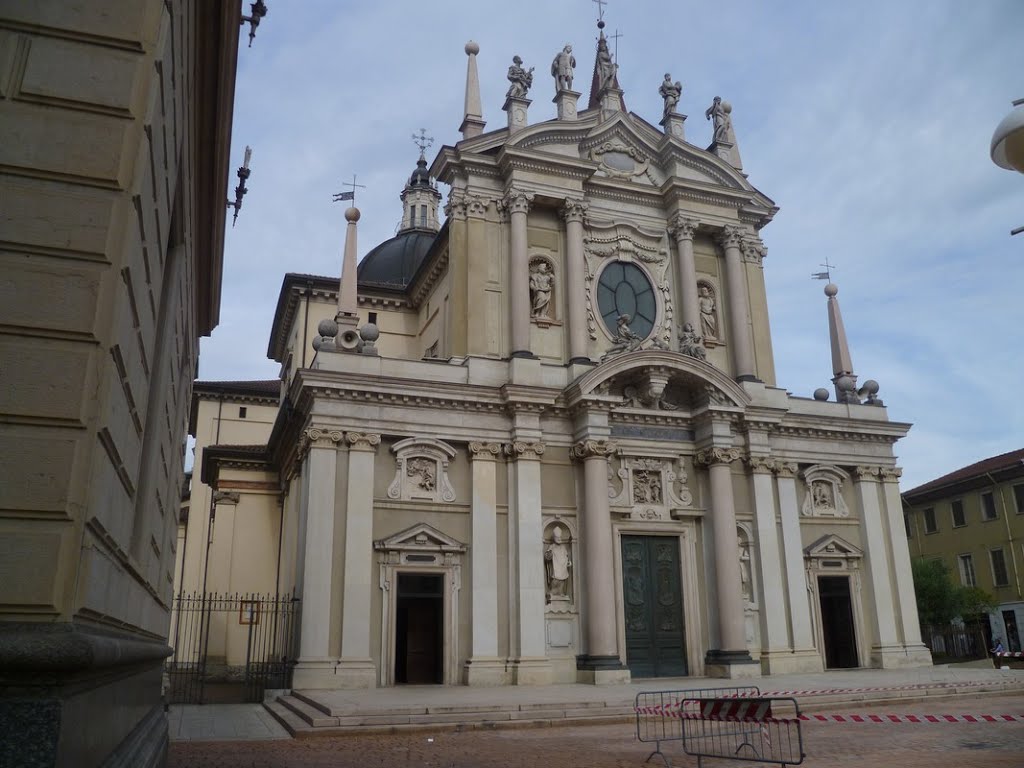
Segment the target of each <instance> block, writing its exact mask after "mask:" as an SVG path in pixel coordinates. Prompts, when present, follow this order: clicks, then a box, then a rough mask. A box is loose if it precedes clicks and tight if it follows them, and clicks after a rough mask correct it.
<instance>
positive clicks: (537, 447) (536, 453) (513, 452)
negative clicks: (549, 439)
mask: <svg viewBox="0 0 1024 768" xmlns="http://www.w3.org/2000/svg"><path fill="white" fill-rule="evenodd" d="M545 449H546V446H545V445H544V443H542V442H541V441H540V440H513V441H512V442H511V443H505V447H504V450H505V455H506V456H511V457H512V458H513V459H515V460H518V459H532V460H534V461H537V460H539V459H540V457H541V456H542V455H543V454H544V451H545Z"/></svg>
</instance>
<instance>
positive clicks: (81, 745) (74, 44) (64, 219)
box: [0, 0, 240, 768]
mask: <svg viewBox="0 0 1024 768" xmlns="http://www.w3.org/2000/svg"><path fill="white" fill-rule="evenodd" d="M239 19H240V9H239V3H236V2H225V3H220V2H216V3H210V2H200V1H199V0H174V1H173V2H165V0H93V1H91V2H78V3H68V2H60V1H59V0H32V2H17V1H16V0H5V1H4V2H0V275H2V276H3V279H2V280H0V468H2V469H0V763H2V764H4V765H18V766H32V767H33V768H35V767H36V766H54V765H57V766H69V767H70V766H74V768H93V767H94V766H101V765H102V766H133V767H134V766H143V767H144V766H156V765H163V764H164V761H165V759H166V745H167V723H166V718H165V715H164V712H163V703H162V699H161V685H162V667H163V663H164V659H165V658H166V657H167V655H168V654H169V653H170V648H169V647H168V644H167V636H168V628H169V623H170V609H171V596H172V582H173V579H174V571H175V560H176V557H175V547H176V525H175V522H176V518H177V513H178V507H179V497H180V494H181V480H182V462H183V458H184V446H185V439H186V426H187V421H188V407H189V403H190V400H191V391H192V380H193V378H194V375H195V370H196V357H197V354H198V348H199V342H198V338H199V337H200V336H202V335H207V334H209V333H210V331H211V330H212V329H213V328H214V326H215V325H216V324H217V322H218V316H219V307H220V282H221V271H222V269H221V264H222V250H223V240H224V215H225V213H224V212H225V207H224V201H225V199H226V197H227V187H228V173H229V159H230V158H229V156H228V155H229V148H230V143H231V121H232V108H233V102H234V87H235V60H236V51H237V45H238V35H239Z"/></svg>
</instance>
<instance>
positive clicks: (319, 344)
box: [313, 336, 324, 352]
mask: <svg viewBox="0 0 1024 768" xmlns="http://www.w3.org/2000/svg"><path fill="white" fill-rule="evenodd" d="M323 343H324V340H323V339H321V338H320V337H319V336H317V337H316V338H315V339H313V351H315V352H319V351H320V347H322V346H323Z"/></svg>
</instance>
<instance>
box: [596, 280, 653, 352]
mask: <svg viewBox="0 0 1024 768" xmlns="http://www.w3.org/2000/svg"><path fill="white" fill-rule="evenodd" d="M597 306H598V309H599V310H600V312H601V319H602V320H603V321H604V327H605V328H607V329H608V333H610V334H611V335H612V336H614V335H615V334H616V330H617V328H618V322H619V316H620V315H629V329H630V330H631V331H632V332H633V333H635V334H636V335H637V336H639V337H640V338H641V339H646V338H647V336H648V335H650V333H651V331H652V330H653V328H654V321H655V319H656V318H657V314H658V302H657V299H656V298H655V295H654V287H653V286H652V285H651V281H650V280H648V279H647V275H645V274H644V271H643V270H642V269H640V267H638V266H636V264H630V263H629V262H627V261H613V262H612V263H611V264H609V265H608V266H607V267H605V268H604V271H603V272H602V273H601V278H600V279H599V280H598V281H597Z"/></svg>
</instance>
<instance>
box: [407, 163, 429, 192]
mask: <svg viewBox="0 0 1024 768" xmlns="http://www.w3.org/2000/svg"><path fill="white" fill-rule="evenodd" d="M409 186H410V187H429V186H430V174H429V173H427V159H426V158H425V157H423V155H420V159H419V160H418V161H417V162H416V170H415V171H413V172H412V176H410V177H409Z"/></svg>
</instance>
